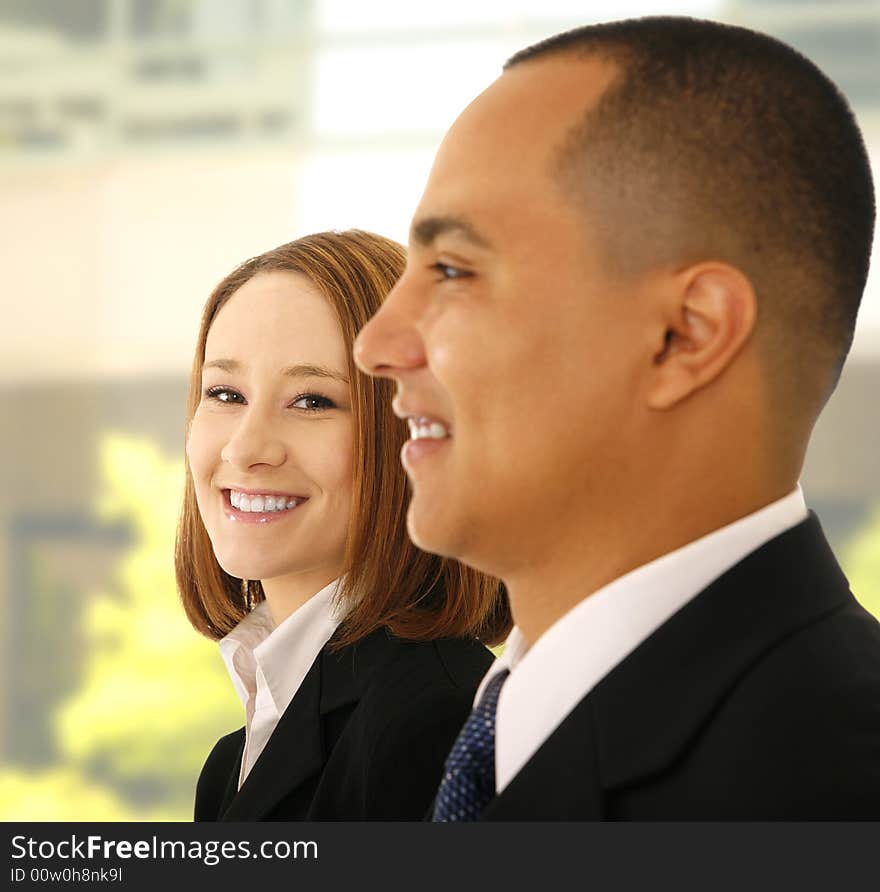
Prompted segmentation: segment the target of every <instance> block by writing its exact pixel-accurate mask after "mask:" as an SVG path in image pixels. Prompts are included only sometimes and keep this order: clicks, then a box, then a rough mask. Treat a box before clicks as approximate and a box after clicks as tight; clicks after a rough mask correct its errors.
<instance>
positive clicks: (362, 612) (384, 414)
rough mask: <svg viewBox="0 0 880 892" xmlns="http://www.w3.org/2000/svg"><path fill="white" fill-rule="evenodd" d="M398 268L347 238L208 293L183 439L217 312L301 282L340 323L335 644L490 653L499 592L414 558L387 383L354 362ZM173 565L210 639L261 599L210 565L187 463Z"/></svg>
mask: <svg viewBox="0 0 880 892" xmlns="http://www.w3.org/2000/svg"><path fill="white" fill-rule="evenodd" d="M405 264H406V254H405V251H404V249H403V247H402V246H401V245H399V244H397V243H396V242H393V241H391V240H390V239H387V238H383V237H382V236H379V235H375V234H373V233H370V232H363V231H361V230H354V229H353V230H348V231H346V232H321V233H316V234H314V235H308V236H305V237H303V238H300V239H297V240H296V241H293V242H289V243H288V244H285V245H281V246H280V247H278V248H275V249H274V250H271V251H267V252H265V253H264V254H260V255H259V256H258V257H253V258H251V259H250V260H247V261H245V262H244V263H242V264H241V265H240V266H239V267H237V268H236V269H235V270H233V271H232V272H231V273H230V274H229V275H228V276H226V277H225V278H224V279H223V280H222V281H221V282H220V283H219V284H218V285H217V287H216V288H215V289H214V291H213V292H212V294H211V296H210V297H209V298H208V301H207V303H206V304H205V308H204V311H203V313H202V321H201V327H200V329H199V337H198V343H197V346H196V352H195V358H194V360H193V366H192V374H191V377H190V385H189V399H188V404H187V414H186V436H187V438H188V437H189V429H190V424H191V422H192V419H193V416H194V415H195V412H196V409H197V408H198V405H199V403H200V401H201V391H202V366H203V364H204V361H205V343H206V341H207V338H208V331H209V330H210V328H211V324H212V323H213V321H214V319H215V318H216V317H217V314H218V313H219V311H220V309H221V308H222V307H223V305H224V304H225V303H226V302H227V301H228V300H229V298H230V297H232V295H233V294H235V293H236V291H238V289H239V288H241V286H242V285H244V283H245V282H247V281H248V280H250V279H251V278H253V277H254V276H256V275H258V274H261V273H270V272H278V271H282V272H297V273H301V274H302V275H304V276H306V277H307V278H308V279H309V280H310V281H311V283H312V284H313V285H314V286H315V288H317V290H318V291H319V292H320V293H321V294H323V295H324V297H325V298H326V299H327V301H328V302H329V304H330V306H331V307H332V308H333V310H334V311H335V314H336V318H337V319H338V320H339V325H340V327H341V329H342V336H343V338H344V340H345V345H346V347H347V353H348V376H349V381H350V382H351V405H352V416H353V418H354V422H355V423H354V480H353V491H352V503H351V515H350V518H349V528H348V539H347V543H346V553H345V559H344V570H343V576H342V581H341V585H340V589H339V593H338V598H339V601H340V603H341V605H343V607H344V608H345V611H346V612H345V619H344V621H343V623H342V625H341V627H340V629H339V630H338V632H337V634H336V635H335V636H334V642H335V644H336V645H337V646H344V645H346V644H351V643H354V642H355V641H357V640H359V639H361V638H363V637H365V636H366V635H369V634H370V633H371V632H373V631H375V630H376V629H378V628H381V627H383V626H385V627H387V628H388V630H389V631H390V632H391V633H392V634H394V635H396V636H398V637H401V638H408V639H413V640H428V639H434V638H456V637H473V638H478V639H480V640H481V641H483V642H485V643H486V644H497V643H499V642H500V641H502V640H503V639H504V638H505V636H506V635H507V633H508V632H509V630H510V626H511V618H510V610H509V606H508V601H507V594H506V591H505V589H504V586H503V584H502V583H501V582H500V581H499V580H497V579H495V578H493V577H491V576H487V575H485V574H484V573H480V572H478V571H477V570H474V569H472V568H470V567H466V566H465V565H463V564H461V563H459V562H458V561H455V560H451V559H449V558H443V557H439V556H437V555H433V554H428V553H427V552H424V551H421V550H420V549H418V548H417V547H416V546H415V545H413V544H412V542H411V541H410V540H409V537H408V535H407V532H406V522H405V516H406V507H407V498H408V495H407V482H406V475H405V472H404V470H403V468H402V466H401V463H400V458H399V455H400V450H401V447H402V446H403V443H404V442H405V440H406V439H407V436H408V434H407V425H406V423H405V422H404V421H403V420H402V419H399V418H397V417H396V416H395V415H394V414H393V412H392V411H391V398H392V396H393V384H392V382H391V381H389V380H387V379H378V378H372V377H370V376H369V375H365V374H363V373H362V372H361V371H360V370H359V369H358V368H357V366H355V364H354V360H353V358H352V347H353V345H354V340H355V337H356V336H357V333H358V332H359V331H360V329H361V328H362V327H363V326H364V325H365V324H366V323H367V321H368V320H369V319H370V317H371V316H373V314H374V313H375V312H376V311H377V310H378V309H379V307H380V305H381V303H382V301H383V300H384V299H385V296H386V295H387V294H388V292H389V291H390V290H391V288H392V287H393V286H394V283H395V282H396V281H397V279H398V278H399V277H400V275H401V274H402V272H403V268H404V266H405ZM174 567H175V573H176V576H177V586H178V589H179V591H180V595H181V599H182V601H183V607H184V610H185V611H186V615H187V617H188V618H189V621H190V622H191V623H192V624H193V626H194V627H195V628H196V630H197V631H199V632H201V633H202V634H203V635H206V636H207V637H209V638H212V639H215V640H216V639H219V638H222V637H223V636H224V635H226V634H227V633H228V632H230V631H231V630H232V629H233V628H234V627H235V626H236V625H237V624H238V623H239V622H240V621H241V620H242V619H243V618H244V617H245V616H246V615H247V613H248V612H249V610H250V609H252V607H253V605H255V604H257V603H259V602H260V601H263V600H264V595H263V588H262V585H261V583H260V582H259V580H242V579H238V578H236V577H234V576H230V575H229V574H228V573H226V571H225V570H223V568H222V567H221V566H220V564H219V563H218V562H217V558H216V557H215V556H214V550H213V547H212V545H211V540H210V538H209V537H208V532H207V530H206V529H205V526H204V523H203V522H202V518H201V515H200V514H199V509H198V505H197V503H196V495H195V487H194V485H193V479H192V474H191V472H190V469H189V463H188V462H187V463H186V480H185V489H184V496H183V509H182V511H181V515H180V522H179V524H178V528H177V540H176V543H175V551H174Z"/></svg>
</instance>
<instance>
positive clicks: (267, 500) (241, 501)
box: [229, 489, 297, 514]
mask: <svg viewBox="0 0 880 892" xmlns="http://www.w3.org/2000/svg"><path fill="white" fill-rule="evenodd" d="M229 501H230V502H232V507H233V508H238V510H239V511H248V512H250V513H252V514H253V513H259V514H264V513H266V512H268V511H287V510H289V509H290V508H295V507H296V505H297V500H296V499H295V498H292V497H288V496H249V495H248V494H247V493H244V492H238V491H236V490H234V489H231V490H229Z"/></svg>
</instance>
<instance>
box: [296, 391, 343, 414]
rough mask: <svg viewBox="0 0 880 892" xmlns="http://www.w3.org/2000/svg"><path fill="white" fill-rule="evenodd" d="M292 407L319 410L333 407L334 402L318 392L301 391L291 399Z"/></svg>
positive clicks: (310, 410) (311, 410)
mask: <svg viewBox="0 0 880 892" xmlns="http://www.w3.org/2000/svg"><path fill="white" fill-rule="evenodd" d="M293 407H294V408H295V409H305V411H306V412H321V411H323V410H324V409H335V408H336V403H334V402H333V400H331V399H328V398H327V397H326V396H322V395H321V394H320V393H303V394H300V395H299V396H298V397H297V398H296V399H295V400H294V401H293Z"/></svg>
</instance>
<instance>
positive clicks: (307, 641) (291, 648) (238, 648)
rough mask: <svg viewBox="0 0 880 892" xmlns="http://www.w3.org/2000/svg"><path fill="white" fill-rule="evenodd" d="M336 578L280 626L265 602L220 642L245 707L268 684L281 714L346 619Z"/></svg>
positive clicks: (224, 657)
mask: <svg viewBox="0 0 880 892" xmlns="http://www.w3.org/2000/svg"><path fill="white" fill-rule="evenodd" d="M338 589H339V580H338V579H336V580H334V581H333V582H331V583H330V584H329V585H326V586H325V587H324V588H322V589H321V590H320V591H319V592H317V593H316V594H315V595H313V596H312V597H311V598H309V600H308V601H306V602H305V604H303V605H302V606H301V607H299V608H297V609H296V610H295V611H294V612H293V613H292V614H291V615H290V616H288V617H287V618H286V619H285V620H284V621H283V622H281V623H280V624H279V625H277V626H276V625H275V623H274V621H273V620H272V615H271V613H270V612H269V605H268V604H267V603H266V602H265V601H262V602H261V603H260V604H258V605H257V606H256V607H255V608H254V609H253V610H252V611H251V612H250V613H249V614H248V615H247V616H246V617H244V619H242V620H241V622H239V623H238V625H237V626H236V627H235V628H234V629H233V630H232V631H231V632H229V634H228V635H226V636H225V637H224V638H222V639H221V641H220V653H221V655H222V656H223V661H224V662H225V664H226V669H227V671H228V672H229V676H230V678H231V679H232V683H233V685H234V687H235V690H236V693H237V694H238V696H239V699H240V700H241V702H242V704H243V705H244V706H245V709H248V704H249V703H251V704H253V702H254V700H255V698H256V694H257V687H258V684H261V685H262V684H265V686H266V688H267V689H268V692H269V694H270V696H271V698H272V701H273V702H274V704H275V709H276V711H277V713H278V714H279V715H281V714H282V713H283V712H284V710H285V709H286V708H287V706H288V705H289V703H290V701H291V700H292V699H293V696H294V694H296V692H297V690H298V689H299V686H300V685H301V684H302V680H303V679H304V678H305V676H306V673H307V672H308V671H309V669H310V668H311V665H312V663H314V661H315V659H316V658H317V656H318V654H319V653H320V652H321V649H322V648H323V647H324V645H325V644H326V643H327V642H328V641H329V640H330V638H331V637H332V636H333V633H334V632H335V631H336V629H337V627H338V626H339V623H340V621H341V619H342V616H341V613H340V610H339V608H338V605H337V604H336V603H335V599H336V595H337V593H338Z"/></svg>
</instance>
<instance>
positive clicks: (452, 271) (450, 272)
mask: <svg viewBox="0 0 880 892" xmlns="http://www.w3.org/2000/svg"><path fill="white" fill-rule="evenodd" d="M431 269H432V270H434V272H435V273H437V277H438V279H439V280H441V281H442V280H445V279H465V278H467V277H469V276H471V275H473V273H470V272H468V271H467V270H464V269H459V268H458V267H457V266H450V265H449V264H448V263H440V262H437V263H432V264H431Z"/></svg>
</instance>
